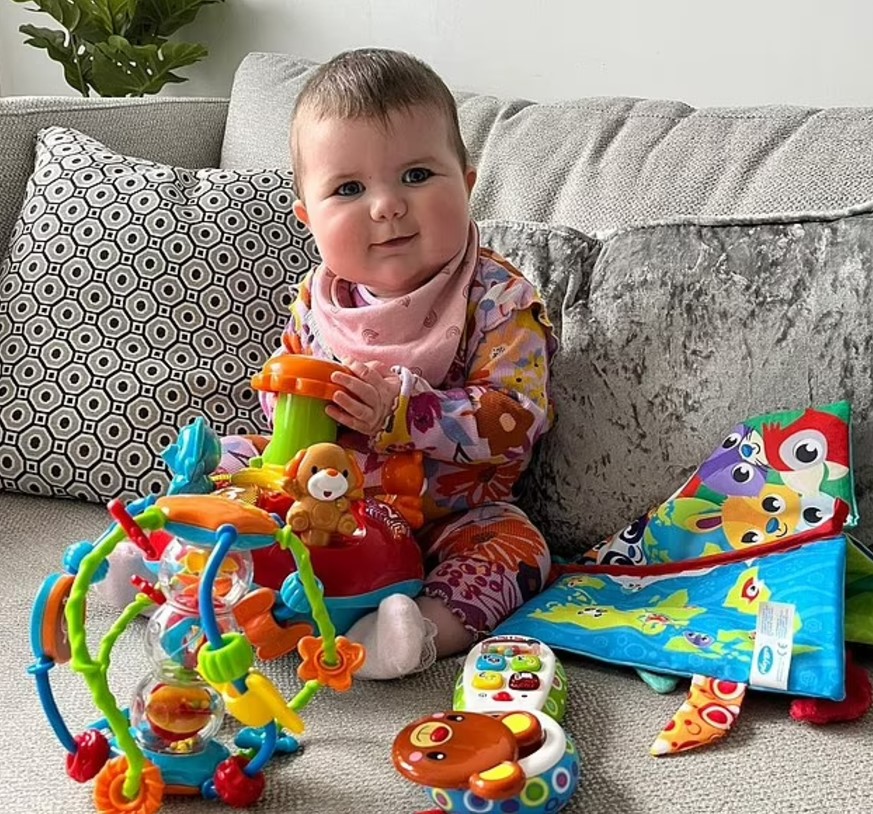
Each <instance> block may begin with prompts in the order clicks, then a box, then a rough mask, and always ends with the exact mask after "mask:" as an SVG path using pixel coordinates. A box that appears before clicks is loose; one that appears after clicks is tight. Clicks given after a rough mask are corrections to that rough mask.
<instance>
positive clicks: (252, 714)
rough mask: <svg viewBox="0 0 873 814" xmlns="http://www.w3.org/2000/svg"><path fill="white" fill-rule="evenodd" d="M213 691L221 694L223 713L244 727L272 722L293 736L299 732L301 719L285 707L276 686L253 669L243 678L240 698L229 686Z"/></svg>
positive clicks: (231, 685)
mask: <svg viewBox="0 0 873 814" xmlns="http://www.w3.org/2000/svg"><path fill="white" fill-rule="evenodd" d="M216 689H218V690H219V692H221V694H222V696H223V698H224V703H225V705H226V707H227V711H228V712H229V713H230V714H231V715H233V717H234V718H236V719H237V720H238V721H239V722H240V723H241V724H243V725H245V726H251V727H256V728H261V727H264V726H266V725H267V724H269V723H270V722H271V721H276V723H277V724H279V726H281V727H282V728H283V729H287V730H288V731H289V732H293V733H294V734H295V735H300V734H301V733H302V732H303V720H302V719H301V717H300V716H299V715H298V714H297V713H296V712H295V711H294V710H293V709H291V708H290V707H289V706H288V704H287V702H286V701H285V699H284V698H283V697H282V694H281V693H280V692H279V690H278V689H276V685H275V684H273V682H272V681H270V679H269V678H267V677H266V676H265V675H262V674H261V673H259V672H257V670H252V671H251V672H250V673H249V674H248V675H247V676H246V692H244V693H242V695H240V694H239V691H238V690H237V689H236V688H235V687H234V686H233V684H223V685H222V686H221V687H217V688H216Z"/></svg>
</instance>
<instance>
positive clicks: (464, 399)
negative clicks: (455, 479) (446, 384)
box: [371, 284, 556, 464]
mask: <svg viewBox="0 0 873 814" xmlns="http://www.w3.org/2000/svg"><path fill="white" fill-rule="evenodd" d="M519 289H520V290H519V291H515V290H513V291H511V292H510V293H509V297H508V299H509V302H507V297H505V296H504V297H502V301H501V302H500V303H499V306H495V307H494V308H493V309H491V313H492V314H493V317H491V318H489V317H488V316H485V317H484V318H483V319H482V320H481V322H482V323H483V324H482V325H481V326H480V329H479V331H478V332H477V333H478V335H479V342H478V343H477V345H476V348H475V350H474V351H473V352H472V354H469V355H468V364H467V371H468V373H467V376H466V378H467V381H466V383H465V385H464V386H463V387H458V388H455V389H448V390H435V389H434V388H432V387H430V385H428V383H427V382H426V381H424V380H423V379H422V378H421V377H419V376H416V375H415V374H414V373H412V372H410V371H409V370H408V369H406V368H402V367H401V368H396V369H397V370H399V371H400V375H401V382H402V384H401V391H400V397H399V398H398V401H397V405H396V407H395V410H394V413H393V415H392V416H390V417H389V419H388V422H387V423H386V426H385V429H384V430H383V431H382V432H381V433H379V434H378V435H377V436H376V437H374V438H373V439H372V441H371V446H372V448H373V450H374V451H376V452H395V451H401V450H410V449H416V450H421V451H422V452H424V454H425V455H427V456H428V457H430V458H433V459H435V460H440V461H449V462H453V463H458V464H468V463H485V462H488V463H493V464H501V463H506V462H509V461H514V460H518V459H523V458H526V457H528V456H529V455H530V453H531V448H532V447H533V445H534V444H535V443H536V441H537V439H538V438H539V437H540V436H541V435H542V434H543V433H544V432H545V431H546V430H547V429H548V428H549V426H550V425H551V422H552V410H551V404H550V402H549V398H548V386H549V361H550V359H551V356H552V354H553V353H554V350H555V345H556V340H555V338H554V335H553V333H552V328H551V325H550V324H549V322H548V319H547V318H546V316H545V310H544V307H543V306H542V303H541V302H540V301H539V300H537V299H536V298H535V297H534V296H533V295H532V294H528V293H527V292H525V290H524V289H529V291H530V292H532V291H533V290H532V288H530V287H529V284H525V285H524V286H519ZM520 298H521V299H520ZM512 300H515V301H516V302H515V304H513V302H512ZM518 305H522V306H523V307H517V306H518ZM481 306H482V304H481V303H480V307H481ZM486 313H487V311H486Z"/></svg>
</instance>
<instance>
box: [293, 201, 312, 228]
mask: <svg viewBox="0 0 873 814" xmlns="http://www.w3.org/2000/svg"><path fill="white" fill-rule="evenodd" d="M291 208H292V209H293V210H294V216H295V217H296V218H297V220H299V221H300V222H301V223H302V224H305V225H306V226H309V213H308V212H307V211H306V204H305V203H303V201H301V200H300V198H298V199H297V200H296V201H294V204H293V205H292V207H291Z"/></svg>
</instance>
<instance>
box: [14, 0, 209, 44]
mask: <svg viewBox="0 0 873 814" xmlns="http://www.w3.org/2000/svg"><path fill="white" fill-rule="evenodd" d="M18 2H21V0H18ZM223 2H224V0H136V14H135V15H134V19H133V22H132V23H131V26H130V31H129V32H128V33H129V39H131V40H133V41H137V39H139V37H140V36H152V37H169V36H170V35H171V34H172V33H174V32H175V31H177V30H178V29H180V28H181V27H182V26H183V25H187V24H188V23H190V22H192V21H193V20H194V18H195V17H196V16H197V14H198V12H199V11H200V9H201V8H202V7H203V6H208V5H212V4H213V3H223Z"/></svg>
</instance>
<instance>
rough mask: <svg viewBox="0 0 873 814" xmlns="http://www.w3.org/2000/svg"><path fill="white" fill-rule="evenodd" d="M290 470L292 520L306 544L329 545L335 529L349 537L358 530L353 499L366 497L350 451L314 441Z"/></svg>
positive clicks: (291, 465)
mask: <svg viewBox="0 0 873 814" xmlns="http://www.w3.org/2000/svg"><path fill="white" fill-rule="evenodd" d="M287 472H288V479H289V481H290V491H291V494H292V495H294V503H293V504H292V505H291V508H290V510H289V512H288V517H289V522H290V524H291V528H292V529H293V530H294V531H295V532H296V533H297V534H298V535H300V536H301V537H302V538H303V539H304V540H305V541H306V544H307V545H311V546H326V545H327V544H328V543H329V542H330V538H331V536H332V535H333V534H334V533H336V532H339V533H340V534H343V535H345V536H346V537H350V536H351V535H352V534H354V533H355V531H357V529H358V521H357V520H356V519H355V516H354V515H353V514H352V512H351V505H352V503H351V501H352V500H353V499H358V500H362V499H363V497H364V491H363V485H364V476H363V474H362V473H361V470H360V467H358V465H357V463H355V459H354V458H353V457H352V456H351V455H349V453H348V452H346V451H345V450H344V449H342V448H341V447H338V446H336V444H314V445H313V446H311V447H307V448H306V449H305V450H301V451H300V452H298V453H297V454H296V455H295V456H294V460H293V461H291V463H290V464H289V465H288V468H287Z"/></svg>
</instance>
